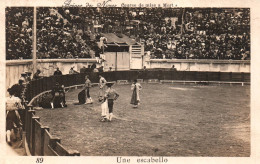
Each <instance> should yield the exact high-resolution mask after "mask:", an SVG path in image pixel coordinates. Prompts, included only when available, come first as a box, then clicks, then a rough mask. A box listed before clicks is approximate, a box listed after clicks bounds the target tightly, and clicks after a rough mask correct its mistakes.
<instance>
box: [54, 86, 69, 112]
mask: <svg viewBox="0 0 260 164" xmlns="http://www.w3.org/2000/svg"><path fill="white" fill-rule="evenodd" d="M51 94H52V100H51V108H52V109H53V108H58V107H62V108H63V107H66V106H67V105H66V101H65V91H64V88H63V87H62V86H60V84H59V83H58V82H57V83H56V84H55V86H54V87H53V88H52V91H51Z"/></svg>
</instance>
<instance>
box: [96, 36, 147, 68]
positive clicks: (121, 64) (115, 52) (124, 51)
mask: <svg viewBox="0 0 260 164" xmlns="http://www.w3.org/2000/svg"><path fill="white" fill-rule="evenodd" d="M101 35H102V37H103V39H102V42H103V43H100V45H101V46H103V55H102V56H103V58H104V60H105V62H104V65H103V66H104V70H105V71H109V70H111V71H119V70H129V69H142V63H143V61H142V56H143V54H144V48H143V45H140V44H137V43H136V41H135V40H133V39H131V38H129V37H128V36H126V35H124V34H114V33H105V34H104V33H103V34H101Z"/></svg>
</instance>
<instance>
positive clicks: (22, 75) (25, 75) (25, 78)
mask: <svg viewBox="0 0 260 164" xmlns="http://www.w3.org/2000/svg"><path fill="white" fill-rule="evenodd" d="M19 80H22V81H23V84H26V83H27V82H28V81H27V74H26V73H25V72H23V73H21V77H20V79H19Z"/></svg>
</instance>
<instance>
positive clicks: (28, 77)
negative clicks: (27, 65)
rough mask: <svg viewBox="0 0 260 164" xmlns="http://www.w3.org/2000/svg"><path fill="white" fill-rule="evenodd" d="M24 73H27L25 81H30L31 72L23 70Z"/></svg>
mask: <svg viewBox="0 0 260 164" xmlns="http://www.w3.org/2000/svg"><path fill="white" fill-rule="evenodd" d="M25 73H26V75H27V79H26V80H27V81H28V82H30V81H32V78H31V76H32V73H31V72H25Z"/></svg>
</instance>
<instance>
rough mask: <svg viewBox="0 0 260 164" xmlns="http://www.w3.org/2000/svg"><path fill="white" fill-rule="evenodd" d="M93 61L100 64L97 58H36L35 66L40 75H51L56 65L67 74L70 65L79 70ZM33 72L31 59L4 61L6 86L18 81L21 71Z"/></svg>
mask: <svg viewBox="0 0 260 164" xmlns="http://www.w3.org/2000/svg"><path fill="white" fill-rule="evenodd" d="M93 63H95V64H96V65H97V67H99V66H100V64H99V63H98V60H97V59H37V66H36V68H37V69H39V70H41V71H42V73H41V74H40V75H41V76H51V75H53V73H54V71H55V70H56V68H57V67H59V68H60V70H61V71H62V73H63V74H69V70H70V68H71V67H74V70H75V71H77V72H80V69H81V68H83V67H86V68H87V67H88V65H92V64H93ZM26 71H28V72H33V62H32V60H9V61H6V88H8V87H10V86H12V85H13V84H16V83H18V80H19V78H20V77H21V73H23V72H26Z"/></svg>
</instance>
